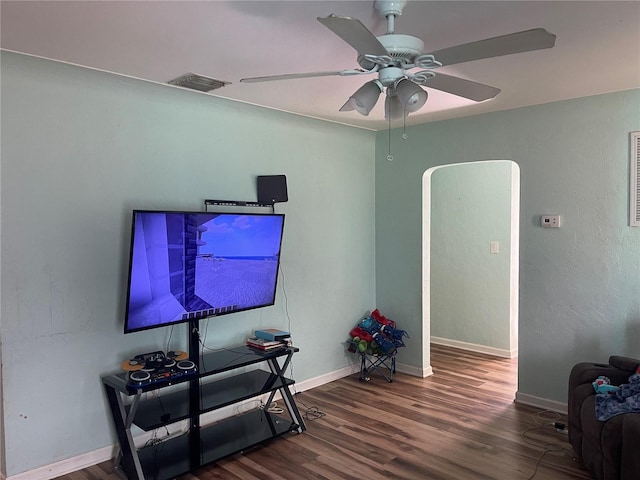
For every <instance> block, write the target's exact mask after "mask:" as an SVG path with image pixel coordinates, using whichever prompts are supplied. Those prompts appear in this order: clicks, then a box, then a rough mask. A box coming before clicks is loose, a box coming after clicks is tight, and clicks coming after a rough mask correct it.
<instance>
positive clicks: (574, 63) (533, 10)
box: [0, 0, 640, 130]
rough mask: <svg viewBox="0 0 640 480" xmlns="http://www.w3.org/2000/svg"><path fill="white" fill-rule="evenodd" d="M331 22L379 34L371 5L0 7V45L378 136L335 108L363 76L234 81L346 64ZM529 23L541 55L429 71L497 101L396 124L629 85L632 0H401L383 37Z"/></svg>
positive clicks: (633, 75) (452, 106) (438, 36)
mask: <svg viewBox="0 0 640 480" xmlns="http://www.w3.org/2000/svg"><path fill="white" fill-rule="evenodd" d="M331 13H334V14H336V15H344V16H351V17H354V18H358V19H359V20H361V21H362V23H364V24H365V25H366V26H367V27H368V28H369V29H370V30H371V31H372V32H373V33H374V34H376V35H381V34H383V33H385V30H386V21H385V20H384V19H381V18H380V17H379V15H378V13H377V12H376V10H375V9H374V7H373V1H351V0H349V1H347V0H343V1H268V0H263V1H169V2H160V1H63V2H60V1H5V0H2V2H1V11H0V15H1V20H2V25H1V46H2V48H3V49H7V50H12V51H17V52H22V53H27V54H31V55H36V56H41V57H45V58H51V59H55V60H60V61H64V62H70V63H73V64H78V65H83V66H88V67H92V68H97V69H101V70H106V71H110V72H115V73H119V74H124V75H128V76H132V77H137V78H141V79H145V80H151V81H154V82H160V83H166V82H168V81H169V80H171V79H174V78H176V77H178V76H180V75H182V74H184V73H188V72H194V73H198V74H202V75H206V76H210V77H213V78H216V79H219V80H225V81H229V82H232V83H231V84H230V85H227V86H225V87H223V88H221V89H218V90H214V91H213V92H211V93H209V94H199V93H195V92H194V94H199V95H202V98H203V101H207V97H206V96H207V95H215V96H220V97H225V98H231V99H236V100H240V101H243V102H249V103H253V104H257V105H263V106H267V107H271V108H275V109H279V110H284V111H287V112H294V113H299V114H302V115H308V116H311V117H317V118H324V119H327V120H331V121H335V122H340V123H344V124H349V125H356V126H361V127H364V128H369V129H374V130H381V129H385V128H387V126H388V123H387V122H386V121H385V120H384V113H383V110H382V109H383V102H381V101H380V102H378V105H377V106H376V107H375V109H374V110H373V111H372V112H371V114H370V115H369V116H368V117H364V116H362V115H360V114H358V113H357V112H353V111H352V112H339V111H338V109H339V108H340V107H341V106H342V105H343V103H344V102H345V101H346V99H347V98H348V97H349V96H350V95H351V94H352V93H353V92H354V91H355V90H356V89H357V88H358V87H359V86H360V85H362V84H363V83H364V82H366V81H368V80H371V79H373V78H374V77H373V76H356V77H339V76H332V77H320V78H313V79H297V80H284V81H278V82H267V83H253V84H249V83H239V80H240V79H241V78H245V77H254V76H263V75H277V74H284V73H298V72H314V71H327V70H329V71H330V70H343V69H350V68H358V65H357V62H356V52H355V50H354V49H353V48H352V47H351V46H349V45H348V44H346V43H344V42H343V41H342V40H341V39H340V38H339V37H337V36H336V35H335V34H334V33H333V32H331V31H330V30H328V29H327V28H326V27H324V26H323V25H321V24H320V23H319V22H318V21H317V20H316V18H317V17H326V16H327V15H329V14H331ZM537 27H542V28H545V29H547V30H548V31H549V32H551V33H554V34H556V36H557V40H556V44H555V47H554V48H552V49H546V50H539V51H535V52H528V53H521V54H516V55H508V56H504V57H499V58H491V59H485V60H477V61H474V62H467V63H462V64H458V65H454V66H450V67H443V68H442V69H441V71H442V72H443V73H449V74H453V75H457V76H460V77H463V78H467V79H470V80H474V81H477V82H481V83H484V84H488V85H492V86H495V87H498V88H500V89H501V90H502V91H501V93H500V94H499V95H498V96H497V97H496V98H494V99H493V100H488V101H486V102H482V103H474V102H472V101H469V100H465V99H462V98H459V97H456V96H453V95H450V94H447V93H443V92H440V91H437V90H433V89H428V92H429V99H428V101H427V104H426V105H425V106H424V107H423V108H422V109H421V110H420V111H419V112H417V113H414V114H411V115H410V116H409V118H408V121H407V124H416V123H424V122H429V121H434V120H442V119H446V118H454V117H460V116H467V115H474V114H478V113H483V112H489V111H496V110H505V109H510V108H515V107H520V106H526V105H534V104H540V103H547V102H552V101H557V100H563V99H569V98H576V97H581V96H587V95H595V94H601V93H608V92H614V91H621V90H627V89H631V88H640V2H638V1H627V2H615V1H601V2H596V1H587V2H581V1H565V2H551V1H533V2H528V1H494V2H485V1H467V2H462V1H441V2H432V1H409V3H408V5H407V6H406V7H405V9H404V14H403V15H402V16H401V17H400V18H398V19H397V21H396V33H403V34H409V35H414V36H417V37H419V38H421V39H422V40H424V43H425V51H427V52H429V51H434V50H437V49H440V48H444V47H449V46H454V45H458V44H462V43H467V42H471V41H475V40H481V39H484V38H489V37H494V36H498V35H504V34H508V33H513V32H518V31H522V30H528V29H531V28H537ZM171 88H178V87H171ZM399 123H400V125H401V124H402V122H401V121H400V122H399ZM394 126H398V125H396V124H394Z"/></svg>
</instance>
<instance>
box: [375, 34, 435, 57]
mask: <svg viewBox="0 0 640 480" xmlns="http://www.w3.org/2000/svg"><path fill="white" fill-rule="evenodd" d="M377 38H378V41H379V42H380V43H381V44H382V46H383V47H384V48H386V49H387V51H388V52H389V55H390V56H391V58H393V59H398V60H406V61H407V62H408V63H412V61H413V59H414V58H415V57H417V56H419V55H422V51H423V49H424V42H423V41H422V40H420V39H419V38H416V37H412V36H411V35H400V34H398V33H388V34H386V35H381V36H379V37H377Z"/></svg>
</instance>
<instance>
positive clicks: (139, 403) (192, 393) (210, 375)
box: [102, 328, 306, 480]
mask: <svg viewBox="0 0 640 480" xmlns="http://www.w3.org/2000/svg"><path fill="white" fill-rule="evenodd" d="M195 335H197V331H196V332H194V331H193V328H192V335H191V341H190V350H191V351H192V352H193V351H194V346H193V344H194V343H195V342H196V341H195V340H194V336H195ZM196 345H197V343H196ZM298 351H299V349H298V348H295V347H283V348H281V349H277V350H271V351H267V352H262V351H260V350H255V349H252V348H250V347H248V346H246V345H242V346H237V347H234V348H229V349H224V350H218V351H213V352H209V353H206V354H203V355H196V356H195V357H196V358H193V356H191V360H192V361H194V363H196V364H197V366H198V373H197V374H195V375H192V376H188V377H187V378H184V379H178V380H176V381H175V382H167V383H166V384H164V383H155V384H151V385H144V386H142V387H137V388H136V387H131V386H129V385H128V384H127V373H126V372H125V373H119V374H116V375H109V376H106V377H103V378H102V382H103V384H104V387H105V390H106V393H107V398H108V401H109V407H110V409H111V414H112V416H113V422H114V425H115V430H116V433H117V437H118V443H119V447H120V449H119V453H118V454H117V456H116V459H115V470H116V472H117V473H118V474H119V475H120V476H121V477H123V478H127V479H129V480H132V479H138V480H145V479H147V480H148V479H154V480H165V479H172V478H174V477H177V476H179V475H183V474H185V473H188V472H190V471H193V470H195V469H197V468H200V467H202V466H204V465H207V464H209V463H213V462H215V461H217V460H220V459H222V458H224V457H226V456H229V455H233V454H236V453H239V452H242V451H244V450H246V449H248V448H250V447H253V446H255V445H258V444H260V443H263V442H265V441H267V440H270V439H272V438H275V437H278V436H281V435H284V434H286V433H288V432H298V433H302V432H303V431H304V430H305V429H306V427H305V424H304V421H303V419H302V417H301V415H300V412H299V411H298V407H297V406H296V403H295V401H294V399H293V396H292V394H291V391H290V390H289V388H290V387H291V386H292V385H293V384H294V383H295V382H294V380H292V379H289V378H286V377H285V375H284V373H285V370H286V369H287V367H288V366H289V363H290V362H291V358H292V356H293V354H294V353H296V352H298ZM260 364H266V365H267V366H268V368H269V371H266V370H262V369H246V368H244V369H243V370H242V371H241V373H237V374H234V375H231V376H229V375H220V374H222V373H225V372H233V371H235V370H238V369H241V368H242V367H249V366H256V367H258V366H259V365H260ZM247 370H248V371H247ZM216 376H218V378H216ZM220 377H224V378H222V379H220ZM170 386H171V388H167V387H170ZM163 390H164V392H163ZM151 391H153V392H155V394H154V395H150V396H148V397H147V396H145V395H144V393H145V392H151ZM278 392H279V393H280V395H281V396H282V401H283V402H284V405H285V413H286V414H287V415H285V414H273V413H269V412H267V411H266V409H260V408H256V409H253V410H249V411H247V412H244V413H242V414H239V415H235V416H232V417H228V418H225V419H223V420H220V421H217V422H215V423H212V424H210V425H204V426H201V424H200V422H201V415H203V414H204V413H207V412H212V411H214V410H217V409H220V408H222V407H227V406H230V405H233V404H235V403H238V402H241V401H243V400H249V399H252V398H256V397H258V396H261V395H267V394H268V395H269V397H268V400H267V402H266V405H269V404H270V403H271V402H272V401H273V399H274V397H275V395H276V393H278ZM184 420H188V421H189V428H188V431H187V432H186V433H184V434H181V435H179V436H175V437H173V438H169V437H168V438H167V439H166V440H164V441H162V443H160V444H154V445H149V446H144V447H142V448H137V447H136V446H135V444H134V441H133V435H132V433H131V428H132V426H133V425H136V426H137V427H139V428H141V429H142V430H144V431H153V430H155V429H157V428H161V427H164V426H166V425H170V424H172V423H176V422H180V421H184Z"/></svg>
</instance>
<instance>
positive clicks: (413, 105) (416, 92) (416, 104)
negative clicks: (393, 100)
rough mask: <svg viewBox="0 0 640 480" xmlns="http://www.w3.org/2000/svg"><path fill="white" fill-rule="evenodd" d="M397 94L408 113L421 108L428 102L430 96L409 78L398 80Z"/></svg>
mask: <svg viewBox="0 0 640 480" xmlns="http://www.w3.org/2000/svg"><path fill="white" fill-rule="evenodd" d="M396 95H397V96H398V99H399V100H400V102H401V103H402V105H404V109H405V110H406V111H407V113H413V112H417V111H418V110H420V109H421V108H422V107H423V106H424V104H425V103H427V97H428V94H427V91H426V90H424V89H423V88H421V87H420V86H419V85H416V84H415V83H413V82H412V81H411V80H407V79H404V80H400V81H399V82H398V85H397V87H396Z"/></svg>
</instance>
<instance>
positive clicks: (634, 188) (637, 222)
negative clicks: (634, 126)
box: [629, 132, 640, 227]
mask: <svg viewBox="0 0 640 480" xmlns="http://www.w3.org/2000/svg"><path fill="white" fill-rule="evenodd" d="M629 150H630V151H631V165H630V169H629V170H630V172H629V173H630V176H631V187H630V191H629V194H630V195H629V196H630V204H629V211H630V218H629V225H631V226H632V227H640V132H631V145H630V147H629Z"/></svg>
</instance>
